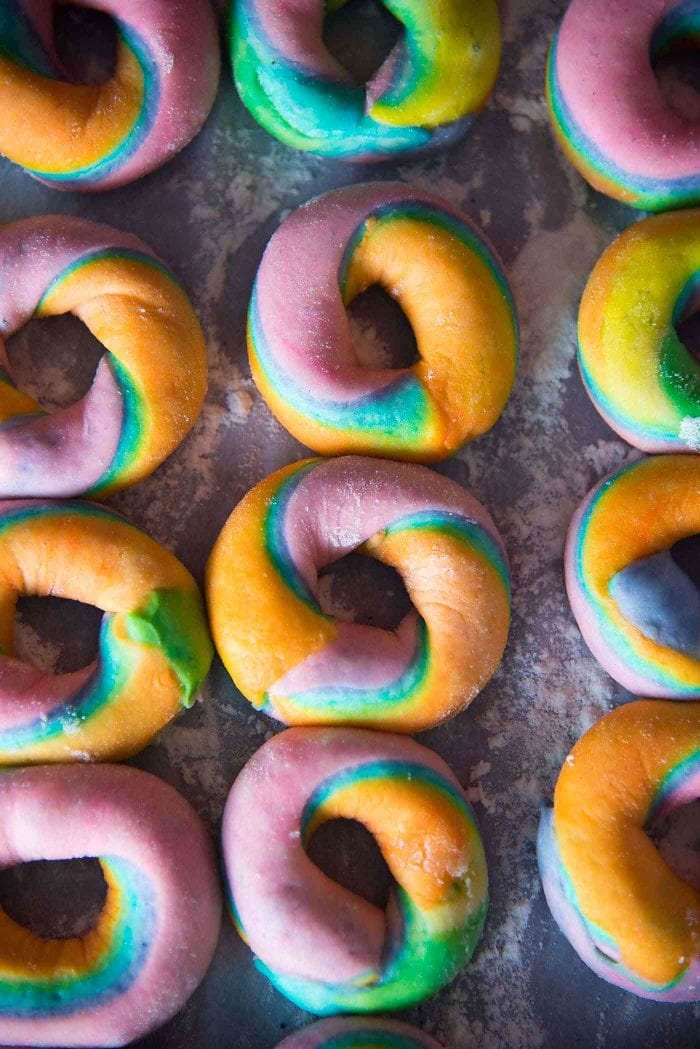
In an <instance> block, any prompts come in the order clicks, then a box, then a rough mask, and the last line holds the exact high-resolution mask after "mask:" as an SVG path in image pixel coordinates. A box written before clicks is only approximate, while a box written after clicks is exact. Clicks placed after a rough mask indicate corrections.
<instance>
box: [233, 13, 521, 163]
mask: <svg viewBox="0 0 700 1049" xmlns="http://www.w3.org/2000/svg"><path fill="white" fill-rule="evenodd" d="M345 2H346V0H330V2H327V3H323V2H322V0H301V2H296V3H294V4H286V5H280V4H279V3H276V2H275V0H233V4H232V12H231V33H230V45H231V60H232V63H233V71H234V76H235V79H236V86H237V88H238V93H239V95H240V96H241V99H242V100H243V103H244V105H245V106H246V107H247V108H248V109H249V110H250V112H251V113H252V115H253V116H254V117H255V119H256V120H257V121H258V123H260V124H262V126H263V127H264V128H265V129H266V130H267V131H269V132H270V134H271V135H274V136H275V138H278V139H279V140H280V141H281V142H284V143H286V145H288V146H292V147H294V148H295V149H301V150H306V151H309V152H311V153H315V154H317V155H319V156H324V157H334V158H337V159H341V160H351V161H359V162H367V161H375V160H385V159H387V160H388V159H396V158H397V157H399V156H400V155H401V154H406V153H409V154H410V153H417V152H423V151H425V150H432V149H439V148H441V147H443V146H446V145H449V144H451V143H452V142H454V141H455V140H457V139H458V138H460V137H461V136H462V135H463V134H464V133H465V132H466V131H467V130H468V128H469V127H470V126H471V124H472V123H473V121H474V118H475V116H476V114H477V113H478V112H479V110H480V109H482V108H483V106H484V105H485V104H486V101H487V100H488V97H489V95H490V94H491V91H492V89H493V86H494V83H495V81H496V76H497V74H498V66H499V62H500V54H501V26H500V19H499V15H498V5H497V3H496V2H495V0H430V2H426V0H382V2H383V4H384V6H385V7H386V8H387V9H388V10H389V11H390V12H391V14H392V15H394V17H395V18H397V19H398V20H399V21H400V22H401V23H402V25H403V28H404V32H403V35H402V37H401V39H400V40H399V42H398V43H397V44H396V46H395V47H394V49H393V51H392V52H391V53H390V55H389V57H388V58H387V59H386V60H385V62H384V64H383V65H382V66H381V68H380V69H379V70H378V71H377V73H376V74H375V75H374V76H373V78H372V79H371V81H370V82H369V83H368V84H367V85H366V86H358V85H357V84H356V83H355V81H354V80H353V79H352V77H351V76H350V74H349V73H348V72H347V70H345V69H344V68H343V67H342V66H341V65H340V63H339V62H337V61H336V59H335V58H334V57H333V55H331V53H330V52H329V51H328V49H327V48H326V46H325V44H324V42H323V36H322V34H323V21H324V18H325V16H326V15H327V14H332V13H333V12H334V11H337V10H338V9H339V8H341V7H342V6H343V5H344V3H345Z"/></svg>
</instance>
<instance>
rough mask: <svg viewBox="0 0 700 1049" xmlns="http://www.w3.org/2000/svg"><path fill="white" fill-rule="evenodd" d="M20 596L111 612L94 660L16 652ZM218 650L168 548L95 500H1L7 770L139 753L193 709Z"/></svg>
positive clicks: (0, 620)
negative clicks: (77, 664)
mask: <svg viewBox="0 0 700 1049" xmlns="http://www.w3.org/2000/svg"><path fill="white" fill-rule="evenodd" d="M21 595H38V596H44V595H51V596H54V597H64V598H70V599H71V600H73V601H82V602H84V603H85V604H89V605H97V606H98V607H99V608H102V609H103V610H104V612H105V615H104V618H103V620H102V627H101V630H100V644H99V654H98V657H97V660H96V662H94V663H93V664H92V665H91V666H88V667H86V668H85V669H83V670H78V671H76V672H74V673H70V674H50V673H42V672H41V671H39V670H37V669H36V668H35V667H32V666H30V665H29V664H28V663H24V662H22V661H21V660H19V659H16V658H14V657H13V655H12V642H13V628H14V611H15V604H16V602H17V598H18V597H20V596H21ZM211 657H212V648H211V641H210V639H209V633H208V630H207V625H206V620H205V618H204V609H203V607H202V600H201V597H200V594H199V591H198V589H197V584H196V583H195V581H194V579H193V578H192V576H191V575H190V573H189V572H188V571H187V569H186V568H185V567H184V566H183V565H181V564H180V562H179V561H178V560H177V559H176V558H175V557H174V556H173V555H172V554H171V553H170V552H169V551H168V550H165V549H164V548H163V547H161V546H159V545H158V543H156V542H154V540H153V539H149V537H148V536H147V535H145V534H144V533H143V532H141V531H139V529H138V528H135V527H134V526H133V525H131V524H129V523H128V522H127V521H125V520H124V518H122V517H120V516H118V515H117V514H115V513H113V512H111V511H108V510H105V509H104V508H102V507H101V506H97V505H95V504H92V503H78V502H72V503H71V502H62V503H52V502H40V501H23V500H16V501H13V502H0V766H3V765H26V764H35V763H37V762H57V761H90V760H110V759H117V760H119V759H122V758H126V757H128V756H129V755H130V754H134V753H135V752H136V751H138V750H141V748H142V747H145V746H146V745H147V744H148V743H150V741H151V739H152V738H153V737H154V736H155V735H156V733H157V732H159V731H160V730H161V729H162V728H163V726H164V725H166V724H167V722H169V721H170V720H171V718H173V717H174V716H175V715H176V714H177V713H178V711H179V710H180V709H181V708H182V707H189V706H191V705H192V703H193V702H194V698H195V695H196V692H197V689H198V688H199V686H200V685H201V683H202V681H203V680H204V678H205V677H206V674H207V671H208V670H209V664H210V662H211ZM0 780H2V777H1V776H0Z"/></svg>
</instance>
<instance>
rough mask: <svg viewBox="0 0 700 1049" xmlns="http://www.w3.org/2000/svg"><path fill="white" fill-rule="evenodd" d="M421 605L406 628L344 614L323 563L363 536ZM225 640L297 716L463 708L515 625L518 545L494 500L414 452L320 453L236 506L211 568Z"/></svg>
mask: <svg viewBox="0 0 700 1049" xmlns="http://www.w3.org/2000/svg"><path fill="white" fill-rule="evenodd" d="M358 548H359V549H361V551H362V552H363V553H366V554H369V556H371V557H376V558H377V559H378V560H380V561H383V562H384V563H385V564H388V565H391V566H392V567H393V568H395V569H396V570H397V571H398V572H399V573H400V574H401V576H402V577H403V579H404V582H405V584H406V587H407V589H408V593H409V596H410V598H411V600H412V601H413V604H414V605H415V610H414V611H412V612H410V613H409V614H408V615H407V616H406V617H405V618H404V619H403V620H402V622H401V623H400V624H399V626H398V627H397V629H396V630H395V631H392V630H380V629H378V628H377V627H370V626H363V625H361V624H357V623H347V622H342V621H340V620H336V619H334V618H333V617H332V616H330V615H327V614H326V613H324V612H323V611H322V609H321V607H320V605H319V600H318V572H319V571H320V569H321V568H323V567H324V566H325V565H328V564H331V563H332V562H333V561H337V560H339V559H340V558H342V557H343V556H345V555H346V554H348V553H350V552H351V551H353V550H355V549H358ZM207 602H208V606H209V616H210V621H211V625H212V632H213V635H214V640H215V643H216V646H217V649H218V651H219V654H220V656H221V658H222V660H223V662H224V665H225V666H226V668H227V670H228V671H229V673H230V674H231V676H232V677H233V679H234V681H235V683H236V685H237V686H238V688H240V690H241V691H242V692H243V694H244V695H245V696H247V697H248V699H250V701H251V702H252V703H253V705H254V706H255V707H257V708H259V709H262V710H264V711H265V712H266V713H268V714H270V715H271V716H273V717H276V718H279V720H280V721H284V722H285V723H286V724H291V725H302V724H306V725H308V724H312V725H317V724H351V725H365V726H370V727H374V728H387V729H388V728H390V729H394V730H397V731H400V732H417V731H419V730H421V729H425V728H429V727H430V726H431V725H435V724H438V723H439V722H441V721H444V720H446V719H447V718H450V717H454V715H455V714H457V713H459V712H460V711H461V710H463V709H464V708H465V707H466V706H467V705H468V704H469V703H470V702H471V700H472V699H473V698H474V696H475V695H477V693H478V692H479V691H480V689H482V688H483V687H484V685H485V684H486V682H487V681H488V680H489V678H490V677H491V675H492V674H493V673H494V672H495V670H496V668H497V666H498V664H499V662H500V659H501V656H502V654H503V650H504V648H505V644H506V640H507V637H508V627H509V623H510V583H509V573H508V566H507V561H506V555H505V551H504V548H503V544H502V541H501V539H500V536H499V534H498V531H497V530H496V526H495V525H494V523H493V521H492V520H491V518H490V517H489V515H488V514H487V512H486V511H485V510H484V508H483V507H482V506H481V505H480V504H479V503H478V502H477V501H476V499H474V498H472V496H470V495H469V494H468V493H467V492H465V491H464V489H463V488H461V487H460V486H459V485H458V484H456V483H455V482H454V481H450V480H448V479H447V478H446V477H441V476H440V475H438V474H435V473H433V472H432V471H431V470H428V469H427V468H426V467H424V466H416V465H415V464H413V463H392V462H388V461H387V460H386V459H363V458H360V457H359V456H345V457H344V458H341V459H325V460H324V459H308V460H305V461H303V462H300V463H293V464H292V465H291V466H286V467H284V468H283V469H282V470H278V471H277V472H276V473H274V474H272V475H271V476H270V477H268V478H267V479H266V480H264V481H261V482H260V484H258V485H257V486H256V487H255V488H254V489H253V490H252V491H251V492H250V493H249V494H248V495H247V496H246V497H245V499H243V501H242V502H241V503H240V504H239V505H238V506H237V507H236V509H235V510H234V511H233V513H232V514H231V516H230V517H229V519H228V521H227V523H226V524H225V525H224V528H223V531H222V532H221V535H220V536H219V538H218V539H217V541H216V544H215V546H214V549H213V551H212V554H211V557H210V559H209V564H208V566H207Z"/></svg>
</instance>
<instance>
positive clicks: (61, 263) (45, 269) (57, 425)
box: [0, 215, 207, 499]
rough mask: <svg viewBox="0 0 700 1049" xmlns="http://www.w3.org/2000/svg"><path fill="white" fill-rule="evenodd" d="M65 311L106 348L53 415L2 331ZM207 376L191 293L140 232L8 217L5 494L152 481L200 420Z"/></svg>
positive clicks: (3, 302) (2, 378) (1, 470)
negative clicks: (80, 387)
mask: <svg viewBox="0 0 700 1049" xmlns="http://www.w3.org/2000/svg"><path fill="white" fill-rule="evenodd" d="M61 313H73V314H75V316H77V317H79V318H80V320H82V321H83V322H84V324H85V325H86V326H87V327H88V328H89V330H90V331H91V332H92V334H93V335H94V336H95V337H96V338H97V339H98V340H99V341H100V342H101V343H102V344H103V345H104V346H105V348H106V349H107V350H108V351H109V352H108V354H106V355H105V356H104V357H103V358H102V360H101V361H100V363H99V365H98V368H97V372H96V374H95V378H94V380H93V383H92V386H91V387H90V390H89V391H88V393H87V394H86V395H85V397H83V398H82V400H80V401H78V402H77V403H76V404H74V405H72V406H71V407H70V408H64V409H61V410H59V411H55V412H52V413H51V414H47V413H46V412H44V411H42V409H41V408H40V407H39V405H38V404H37V403H36V402H35V401H34V400H32V398H31V397H28V396H27V395H26V394H25V393H23V392H22V391H21V390H19V389H17V387H16V385H15V384H14V382H13V380H12V377H11V374H10V365H9V361H8V359H7V355H6V353H5V349H4V345H3V339H7V338H8V337H9V336H11V335H13V334H14V333H15V332H16V331H18V330H19V329H20V328H21V327H22V326H23V325H24V324H26V323H27V321H29V320H31V319H32V317H55V316H57V315H58V314H61ZM206 385H207V356H206V346H205V343H204V336H203V334H202V330H201V328H200V326H199V322H198V320H197V318H196V317H195V314H194V311H193V309H192V306H191V304H190V301H189V299H188V298H187V296H186V295H185V293H184V291H183V290H182V288H181V287H180V285H179V284H178V283H177V281H176V279H175V277H173V275H172V274H171V273H170V271H169V270H167V269H166V268H165V266H163V264H162V263H161V262H159V261H158V259H156V258H155V256H154V255H153V253H152V252H151V251H150V249H149V248H147V247H146V245H145V244H142V243H141V241H139V240H138V239H137V238H136V237H133V236H131V234H127V233H119V232H117V231H116V230H113V229H111V228H110V227H109V226H101V225H97V224H96V223H94V222H88V221H87V220H85V219H79V218H73V217H69V216H61V215H48V216H41V217H38V218H33V219H24V220H21V221H19V222H13V223H10V224H9V225H7V226H0V498H5V499H7V498H15V497H17V496H31V497H34V496H49V497H64V496H71V495H81V494H83V493H86V492H89V493H90V494H91V495H100V496H104V495H107V494H109V493H111V492H114V491H115V490H116V489H118V488H123V487H125V486H126V485H130V484H135V483H136V482H137V481H141V480H143V478H144V477H148V475H149V474H150V473H152V471H153V470H155V468H156V467H157V466H159V465H160V463H161V462H162V461H163V460H164V459H165V458H166V457H167V456H168V455H170V453H171V452H172V451H173V450H174V449H175V448H176V447H177V446H178V444H179V443H180V442H181V441H182V439H183V438H184V437H185V436H186V434H187V433H188V432H189V431H190V429H191V428H192V426H193V425H194V423H195V421H196V418H197V416H198V414H199V410H200V408H201V406H202V401H203V400H204V394H205V392H206Z"/></svg>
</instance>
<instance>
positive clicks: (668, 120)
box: [547, 0, 700, 211]
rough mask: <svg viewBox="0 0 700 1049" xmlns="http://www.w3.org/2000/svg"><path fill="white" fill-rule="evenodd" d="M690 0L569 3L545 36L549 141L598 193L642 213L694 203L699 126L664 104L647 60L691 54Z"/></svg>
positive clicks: (695, 19)
mask: <svg viewBox="0 0 700 1049" xmlns="http://www.w3.org/2000/svg"><path fill="white" fill-rule="evenodd" d="M699 33H700V14H699V11H698V5H697V3H695V0H572V3H570V4H569V7H568V9H567V11H566V14H565V15H564V19H563V21H562V24H561V27H560V29H559V31H558V33H557V35H556V36H555V38H554V42H553V44H552V49H551V53H550V57H549V67H548V74H547V94H548V99H549V109H550V118H551V121H552V125H553V127H554V131H555V134H556V136H557V138H558V140H559V143H560V145H561V146H562V148H563V150H564V152H565V153H566V155H567V156H568V158H569V160H570V161H571V162H572V164H573V165H574V166H575V167H576V168H577V169H578V170H579V171H580V173H581V174H582V175H583V177H584V178H585V179H587V181H588V182H590V184H591V185H592V186H594V187H595V188H596V189H598V190H600V191H601V193H606V194H607V195H608V196H610V197H615V198H616V199H617V200H623V201H625V203H627V204H631V205H632V206H633V207H636V208H644V209H645V210H647V211H665V210H667V209H669V208H683V207H688V206H689V205H691V204H697V203H700V125H699V124H698V123H697V122H694V123H691V122H689V121H688V120H686V119H684V118H683V117H682V116H680V115H679V114H678V113H676V112H674V110H673V109H672V108H671V107H670V106H669V105H668V104H667V103H666V100H665V99H664V97H663V95H662V93H661V91H660V89H659V85H658V83H657V81H656V77H655V75H654V69H653V63H654V60H655V59H656V58H659V57H660V56H661V55H663V54H664V53H666V52H668V51H670V50H672V49H673V48H674V47H680V48H682V47H684V46H689V47H693V48H695V47H697V39H698V34H699Z"/></svg>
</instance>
